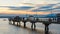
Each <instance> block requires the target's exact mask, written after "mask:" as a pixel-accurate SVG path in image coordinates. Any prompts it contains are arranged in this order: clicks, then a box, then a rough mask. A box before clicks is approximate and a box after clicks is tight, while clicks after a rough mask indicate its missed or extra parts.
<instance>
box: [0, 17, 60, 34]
mask: <svg viewBox="0 0 60 34" xmlns="http://www.w3.org/2000/svg"><path fill="white" fill-rule="evenodd" d="M5 19H6V21H5ZM21 25H22V26H23V23H22V22H21ZM26 26H27V27H28V28H23V27H17V26H14V25H10V24H9V23H8V19H7V18H0V34H44V24H42V23H36V29H37V31H32V30H31V29H29V28H31V27H30V26H31V23H29V22H27V25H26ZM49 31H50V32H51V33H52V34H60V24H50V25H49Z"/></svg>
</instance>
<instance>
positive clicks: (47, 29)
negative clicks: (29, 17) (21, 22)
mask: <svg viewBox="0 0 60 34" xmlns="http://www.w3.org/2000/svg"><path fill="white" fill-rule="evenodd" d="M44 25H45V34H49V25H50V23H44Z"/></svg>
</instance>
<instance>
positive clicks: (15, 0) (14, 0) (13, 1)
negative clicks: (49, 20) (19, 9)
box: [0, 0, 60, 6]
mask: <svg viewBox="0 0 60 34" xmlns="http://www.w3.org/2000/svg"><path fill="white" fill-rule="evenodd" d="M59 2H60V0H0V6H4V5H8V6H10V5H16V6H19V5H20V4H22V3H32V4H50V3H59Z"/></svg>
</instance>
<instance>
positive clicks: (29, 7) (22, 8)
mask: <svg viewBox="0 0 60 34" xmlns="http://www.w3.org/2000/svg"><path fill="white" fill-rule="evenodd" d="M9 8H10V10H29V9H31V8H33V7H31V6H20V7H9Z"/></svg>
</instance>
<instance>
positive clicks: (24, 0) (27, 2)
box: [0, 0, 60, 14]
mask: <svg viewBox="0 0 60 34" xmlns="http://www.w3.org/2000/svg"><path fill="white" fill-rule="evenodd" d="M59 2H60V0H0V6H16V7H20V6H32V7H35V6H36V5H38V4H39V5H40V4H43V5H47V4H56V3H59ZM11 9H15V8H9V7H0V14H36V12H33V11H27V10H20V8H18V9H19V10H11ZM32 9H34V8H32ZM50 13H51V12H43V11H41V12H37V14H50Z"/></svg>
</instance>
